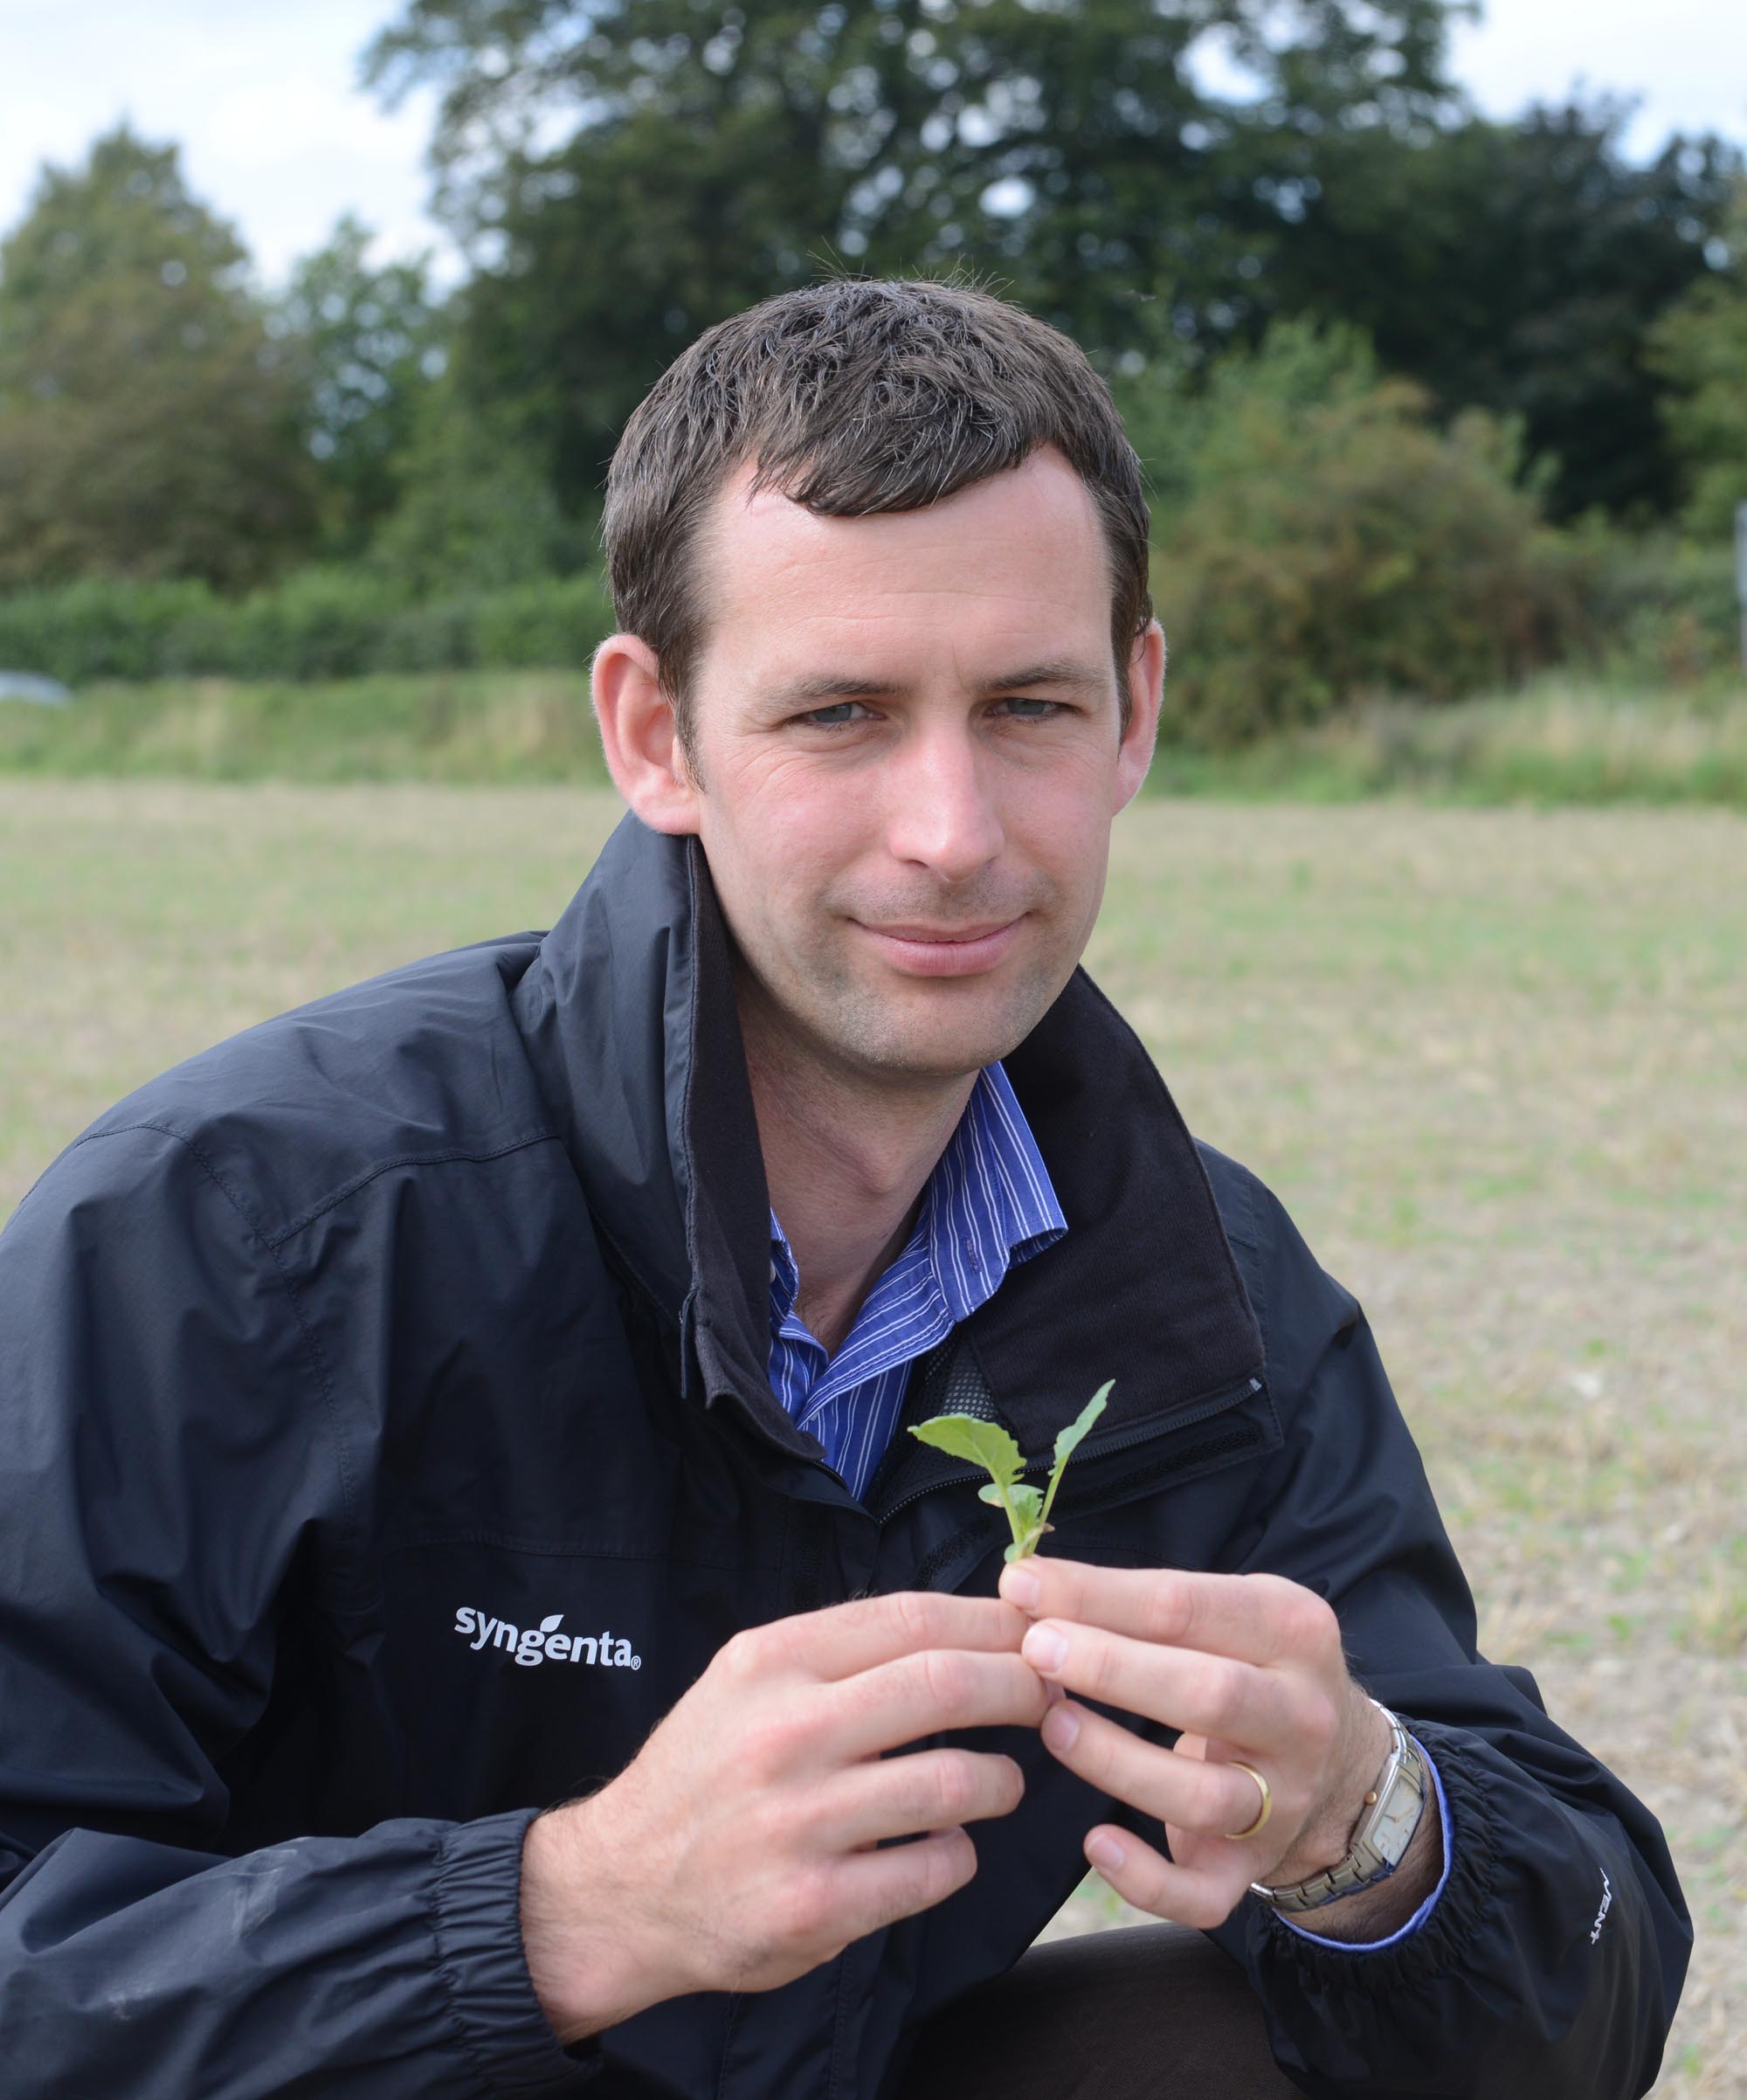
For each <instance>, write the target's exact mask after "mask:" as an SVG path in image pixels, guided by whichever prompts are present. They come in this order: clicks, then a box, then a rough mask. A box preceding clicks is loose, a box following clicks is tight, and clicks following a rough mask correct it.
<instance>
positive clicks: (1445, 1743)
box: [1249, 1717, 1498, 1996]
mask: <svg viewBox="0 0 1747 2100" xmlns="http://www.w3.org/2000/svg"><path fill="white" fill-rule="evenodd" d="M1404 1721H1405V1717H1404ZM1412 1734H1413V1737H1414V1739H1415V1740H1416V1741H1417V1742H1418V1743H1419V1745H1420V1747H1421V1749H1423V1750H1424V1751H1425V1752H1426V1758H1427V1759H1428V1760H1430V1759H1431V1758H1433V1757H1434V1756H1435V1758H1436V1761H1437V1762H1436V1779H1437V1787H1438V1798H1439V1806H1440V1811H1441V1813H1442V1816H1443V1831H1444V1871H1443V1876H1442V1879H1441V1880H1440V1882H1439V1885H1438V1887H1437V1889H1435V1890H1434V1891H1433V1896H1434V1897H1435V1901H1433V1900H1432V1899H1430V1898H1428V1899H1427V1906H1426V1909H1425V1910H1424V1912H1423V1916H1422V1917H1420V1921H1419V1924H1418V1925H1417V1927H1416V1929H1414V1930H1412V1931H1407V1930H1405V1929H1404V1930H1403V1931H1400V1932H1398V1933H1397V1934H1395V1935H1392V1936H1391V1938H1389V1939H1387V1940H1384V1941H1371V1942H1366V1941H1349V1940H1329V1939H1323V1938H1315V1937H1313V1936H1312V1935H1311V1934H1309V1933H1308V1932H1305V1931H1297V1930H1295V1929H1294V1928H1293V1927H1292V1926H1290V1925H1288V1924H1287V1923H1286V1922H1285V1920H1284V1919H1283V1918H1281V1917H1280V1916H1279V1914H1278V1913H1277V1912H1275V1911H1274V1910H1270V1909H1269V1908H1268V1906H1267V1904H1266V1903H1261V1902H1260V1901H1258V1902H1255V1903H1252V1905H1251V1909H1252V1910H1253V1913H1254V1915H1253V1918H1252V1921H1251V1924H1250V1931H1249V1946H1250V1952H1251V1954H1252V1956H1253V1958H1254V1959H1255V1961H1256V1963H1257V1965H1258V1968H1259V1970H1260V1972H1261V1973H1262V1974H1263V1975H1266V1973H1267V1971H1269V1970H1270V1969H1278V1968H1279V1967H1280V1966H1281V1965H1282V1964H1287V1965H1290V1966H1292V1967H1293V1968H1295V1970H1296V1971H1297V1972H1298V1973H1299V1975H1300V1976H1301V1977H1302V1979H1305V1980H1306V1981H1307V1982H1314V1983H1315V1984H1317V1985H1321V1986H1327V1987H1328V1988H1329V1989H1331V1990H1334V1991H1337V1992H1355V1991H1356V1992H1361V1993H1379V1994H1383V1995H1391V1996H1392V1995H1394V1994H1395V1993H1398V1992H1400V1991H1401V1990H1402V1989H1404V1988H1412V1987H1413V1986H1416V1985H1420V1984H1426V1983H1430V1982H1431V1981H1433V1979H1435V1978H1436V1977H1439V1976H1440V1975H1443V1974H1445V1973H1446V1972H1448V1971H1450V1970H1453V1969H1458V1968H1460V1967H1461V1965H1462V1963H1463V1958H1464V1955H1465V1952H1466V1950H1467V1946H1468V1945H1469V1943H1470V1942H1471V1941H1472V1939H1473V1938H1474V1933H1475V1931H1477V1930H1478V1928H1479V1926H1480V1924H1481V1918H1482V1917H1483V1916H1484V1915H1485V1913H1486V1910H1487V1909H1488V1905H1489V1903H1490V1902H1491V1899H1492V1892H1493V1886H1494V1883H1495V1879H1496V1875H1497V1864H1498V1862H1497V1849H1496V1840H1495V1831H1494V1828H1493V1822H1492V1817H1491V1814H1490V1813H1489V1811H1488V1807H1487V1804H1486V1800H1485V1797H1484V1794H1483V1793H1482V1792H1481V1785H1480V1781H1479V1779H1478V1777H1477V1775H1476V1774H1475V1773H1474V1771H1473V1769H1472V1767H1471V1765H1470V1763H1469V1759H1468V1757H1467V1752H1466V1751H1465V1749H1464V1746H1463V1744H1462V1739H1461V1735H1460V1731H1459V1730H1446V1729H1444V1728H1442V1727H1440V1726H1438V1725H1436V1724H1431V1723H1426V1722H1420V1721H1415V1722H1414V1723H1413V1724H1412ZM1356 1955H1357V1956H1359V1957H1362V1958H1360V1959H1357V1960H1356V1959H1355V1958H1354V1957H1355V1956H1356Z"/></svg>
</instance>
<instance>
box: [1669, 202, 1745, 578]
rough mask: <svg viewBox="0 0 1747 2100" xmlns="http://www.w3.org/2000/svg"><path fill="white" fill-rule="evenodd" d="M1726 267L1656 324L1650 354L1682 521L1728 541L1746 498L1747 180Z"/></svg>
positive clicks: (1727, 241) (1728, 239)
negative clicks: (1665, 387) (1682, 502)
mask: <svg viewBox="0 0 1747 2100" xmlns="http://www.w3.org/2000/svg"><path fill="white" fill-rule="evenodd" d="M1723 246H1724V248H1725V252H1726V254H1727V266H1726V268H1724V269H1723V270H1721V271H1719V272H1718V273H1717V274H1716V276H1714V277H1712V278H1709V279H1708V280H1705V281H1703V282H1702V283H1699V284H1695V286H1694V287H1692V289H1691V290H1690V291H1689V292H1688V294H1686V296H1685V297H1684V298H1683V299H1681V300H1679V301H1678V302H1677V303H1676V304H1675V305H1674V306H1673V307H1670V308H1669V309H1668V312H1667V313H1666V314H1663V315H1662V317H1661V320H1660V321H1658V322H1657V324H1656V326H1655V328H1654V330H1653V331H1652V334H1651V338H1650V347H1651V357H1652V361H1653V363H1654V365H1655V367H1656V369H1657V370H1659V371H1660V372H1661V375H1662V376H1663V377H1664V378H1665V379H1666V380H1667V381H1668V383H1669V387H1670V392H1669V394H1668V398H1667V399H1666V400H1665V402H1664V403H1663V407H1662V414H1663V418H1664V420H1665V421H1666V423H1667V425H1668V435H1669V438H1670V439H1671V441H1672V442H1673V445H1674V450H1675V452H1676V453H1677V455H1678V456H1679V459H1680V462H1681V470H1682V473H1683V476H1684V479H1685V484H1686V495H1687V502H1686V508H1685V512H1684V522H1685V524H1686V526H1687V528H1688V530H1689V531H1691V532H1693V533H1695V534H1697V535H1700V536H1702V537H1704V538H1709V539H1713V540H1724V541H1726V540H1728V539H1730V537H1732V535H1733V534H1734V530H1735V509H1736V506H1737V504H1740V503H1747V181H1744V182H1743V183H1740V184H1739V185H1738V186H1737V191H1736V196H1735V204H1734V211H1733V212H1732V214H1731V217H1730V222H1729V225H1728V226H1727V227H1726V229H1725V231H1724V238H1723Z"/></svg>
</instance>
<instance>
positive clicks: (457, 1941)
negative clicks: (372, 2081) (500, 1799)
mask: <svg viewBox="0 0 1747 2100" xmlns="http://www.w3.org/2000/svg"><path fill="white" fill-rule="evenodd" d="M540 1813H542V1812H541V1811H540V1810H539V1809H537V1808H517V1809H513V1810H512V1811H510V1812H509V1813H508V1814H505V1815H491V1816H481V1817H480V1819H479V1820H477V1821H476V1822H471V1823H457V1824H456V1825H455V1826H454V1827H453V1829H452V1831H451V1832H450V1833H449V1834H448V1836H447V1837H445V1839H444V1841H443V1842H442V1844H441V1846H440V1847H439V1848H438V1854H437V1870H436V1875H435V1896H434V1901H433V1905H432V1910H433V1916H432V1925H433V1928H434V1930H435V1933H436V1938H437V1959H438V1973H439V1974H440V1976H441V1977H442V1979H443V1986H444V1988H445V1992H446V1993H447V1994H448V2000H449V2005H450V2007H451V2010H452V2014H453V2016H454V2021H455V2026H456V2030H457V2033H458V2035H459V2041H460V2045H461V2047H462V2048H463V2049H464V2050H465V2052H466V2055H467V2057H468V2059H469V2060H470V2062H472V2064H473V2069H474V2071H475V2073H476V2074H477V2076H478V2077H479V2080H480V2084H481V2085H482V2086H483V2088H484V2089H485V2090H487V2092H490V2093H493V2094H497V2093H514V2094H523V2093H525V2094H530V2095H543V2094H555V2095H556V2094H568V2093H576V2092H581V2091H582V2090H583V2088H584V2087H585V2086H586V2085H588V2084H590V2083H591V2082H592V2081H593V2079H594V2078H595V2077H596V2076H597V2075H598V2074H599V2071H600V2068H601V2058H600V2056H599V2055H598V2053H596V2054H595V2055H593V2056H592V2057H591V2058H590V2057H588V2056H584V2055H571V2054H570V2053H569V2052H568V2051H567V2050H566V2049H565V2048H564V2047H563V2043H562V2042H560V2041H559V2040H558V2037H557V2035H556V2034H555V2033H554V2032H553V2029H552V2023H551V2022H550V2021H549V2020H548V2019H547V2017H546V2015H545V2013H544V2012H543V2011H542V2009H541V2005H540V2000H539V1999H538V1998H536V1997H535V1993H534V1981H533V1979H532V1978H531V1977H530V1976H529V1975H528V1956H527V1951H526V1949H525V1948H524V1947H523V1945H522V1939H521V1847H522V1841H523V1840H524V1839H525V1838H526V1836H527V1834H528V1825H529V1824H530V1823H531V1822H533V1821H534V1820H535V1817H536V1816H537V1815H539V1814H540ZM578 2046H579V2047H580V2045H578Z"/></svg>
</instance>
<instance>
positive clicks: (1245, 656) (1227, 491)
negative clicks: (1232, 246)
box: [1129, 322, 1581, 747]
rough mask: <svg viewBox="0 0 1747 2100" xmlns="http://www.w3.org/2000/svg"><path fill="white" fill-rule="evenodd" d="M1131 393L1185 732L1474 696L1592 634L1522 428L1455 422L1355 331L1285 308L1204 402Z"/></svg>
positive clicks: (1177, 386)
mask: <svg viewBox="0 0 1747 2100" xmlns="http://www.w3.org/2000/svg"><path fill="white" fill-rule="evenodd" d="M1129 394H1130V397H1131V398H1130V401H1129V419H1130V427H1131V428H1132V429H1133V431H1134V432H1135V436H1136V446H1137V449H1139V450H1140V452H1141V453H1142V457H1143V459H1148V460H1149V463H1150V465H1151V466H1152V467H1153V471H1154V477H1155V481H1156V483H1157V487H1158V501H1157V503H1156V504H1155V508H1154V550H1155V551H1154V563H1153V596H1154V599H1155V602H1156V604H1157V608H1158V612H1159V617H1160V618H1161V620H1162V621H1163V623H1164V629H1165V633H1166V637H1167V639H1168V641H1169V642H1170V674H1169V676H1168V678H1167V680H1166V686H1165V715H1164V724H1163V728H1162V730H1161V736H1162V739H1163V741H1164V743H1167V744H1169V743H1188V744H1198V745H1203V746H1208V747H1231V746H1233V745H1236V744H1239V743H1244V742H1246V741H1247V740H1249V739H1251V738H1253V737H1255V736H1260V735H1263V734H1266V733H1267V732H1269V731H1272V730H1275V729H1282V728H1287V727H1289V726H1292V725H1295V724H1304V723H1309V722H1316V721H1318V720H1320V719H1322V717H1324V716H1326V715H1329V714H1331V713H1333V712H1334V711H1336V709H1337V708H1341V707H1343V706H1345V705H1347V704H1349V703H1350V702H1351V701H1355V700H1357V699H1362V698H1364V696H1366V695H1367V694H1408V695H1412V696H1413V697H1415V698H1418V699H1421V700H1427V701H1450V700H1454V699H1456V698H1458V697H1459V696H1460V695H1461V694H1465V693H1472V692H1476V691H1480V690H1482V689H1486V688H1488V687H1498V686H1500V685H1504V684H1509V683H1510V682H1512V681H1514V680H1516V679H1517V678H1519V677H1520V676H1521V675H1522V674H1523V673H1524V672H1526V671H1527V670H1529V669H1530V668H1532V667H1535V666H1536V665H1538V664H1543V663H1547V662H1551V661H1553V660H1557V658H1558V657H1559V656H1560V655H1561V654H1562V653H1564V651H1565V650H1566V649H1567V648H1568V647H1569V646H1571V645H1572V643H1573V642H1574V640H1575V639H1576V637H1577V635H1578V631H1579V623H1580V611H1581V600H1580V594H1579V592H1578V587H1577V583H1576V580H1575V577H1574V576H1573V573H1572V563H1571V557H1570V556H1569V555H1568V554H1567V553H1566V551H1565V550H1564V548H1563V547H1562V546H1561V544H1560V543H1559V542H1557V539H1556V538H1555V537H1554V536H1553V535H1551V534H1550V532H1549V531H1548V530H1547V529H1546V528H1544V527H1543V524H1542V523H1541V521H1540V517H1539V515H1538V511H1537V508H1536V501H1535V498H1534V495H1533V494H1532V493H1531V492H1530V491H1529V490H1528V489H1526V488H1524V487H1522V486H1521V485H1520V483H1519V478H1518V477H1519V473H1520V467H1521V461H1520V458H1519V455H1518V451H1517V446H1516V439H1515V435H1514V433H1513V432H1511V431H1510V430H1509V428H1508V427H1507V426H1504V425H1500V424H1498V423H1496V422H1495V421H1494V420H1493V419H1491V418H1488V417H1486V416H1483V415H1481V414H1478V413H1473V414H1469V415H1466V416H1463V417H1460V418H1458V419H1457V421H1456V422H1455V424H1454V426H1453V427H1452V428H1451V429H1450V430H1449V431H1448V432H1440V431H1438V430H1437V429H1436V428H1435V427H1434V426H1433V424H1432V423H1431V421H1430V419H1429V416H1428V413H1427V404H1426V400H1425V397H1424V396H1423V395H1422V394H1421V393H1420V392H1419V390H1417V389H1416V388H1414V387H1412V385H1410V384H1408V383H1406V382H1405V381H1401V380H1394V379H1387V378H1380V377H1379V376H1378V374H1377V370H1376V367H1375V363H1374V362H1373V360H1372V358H1371V354H1370V352H1369V350H1368V349H1366V347H1365V346H1364V342H1363V341H1362V339H1360V338H1358V337H1356V336H1355V335H1352V334H1351V333H1350V332H1348V331H1342V330H1330V331H1327V332H1324V333H1318V332H1317V331H1316V330H1315V329H1313V328H1310V327H1309V326H1308V325H1307V324H1304V323H1302V322H1282V323H1280V324H1278V325H1277V326H1276V327H1275V328H1274V330H1272V331H1271V332H1270V334H1269V336H1268V338H1267V342H1266V343H1265V344H1264V346H1263V347H1262V349H1260V350H1259V351H1258V352H1256V353H1255V354H1253V355H1249V354H1245V353H1234V354H1233V355H1232V356H1228V357H1226V359H1225V360H1223V361H1222V362H1221V363H1220V364H1219V367H1218V368H1217V369H1216V370H1214V372H1213V373H1212V376H1211V377H1210V379H1209V380H1208V382H1207V383H1206V385H1205V389H1204V390H1202V391H1201V392H1200V393H1198V394H1196V393H1193V392H1191V390H1189V389H1188V388H1187V387H1186V385H1185V384H1184V383H1183V382H1182V381H1181V380H1180V379H1176V378H1173V377H1172V376H1170V375H1169V374H1168V373H1167V374H1164V375H1162V376H1154V377H1153V379H1152V380H1151V381H1150V383H1149V382H1145V381H1143V382H1136V383H1135V385H1134V386H1133V387H1132V388H1131V389H1130V390H1129Z"/></svg>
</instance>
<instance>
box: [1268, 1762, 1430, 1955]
mask: <svg viewBox="0 0 1747 2100" xmlns="http://www.w3.org/2000/svg"><path fill="white" fill-rule="evenodd" d="M1443 1870H1444V1836H1443V1825H1442V1819H1441V1817H1440V1814H1439V1813H1438V1807H1437V1804H1436V1802H1435V1801H1434V1800H1433V1799H1432V1796H1431V1791H1430V1789H1428V1790H1427V1793H1426V1803H1425V1806H1423V1807H1422V1808H1421V1810H1420V1812H1419V1824H1418V1826H1417V1827H1416V1828H1415V1830H1414V1833H1413V1835H1412V1839H1411V1840H1410V1841H1409V1842H1408V1847H1407V1849H1406V1851H1405V1853H1403V1854H1402V1855H1401V1859H1400V1862H1399V1863H1398V1866H1397V1867H1396V1869H1395V1871H1394V1873H1393V1874H1391V1875H1385V1876H1384V1879H1383V1880H1382V1881H1379V1882H1372V1883H1371V1886H1370V1887H1369V1888H1366V1889H1355V1890H1354V1891H1353V1893H1352V1894H1351V1895H1350V1896H1336V1899H1335V1900H1334V1902H1333V1903H1321V1904H1318V1906H1317V1907H1316V1909H1315V1910H1305V1911H1302V1912H1295V1913H1293V1914H1291V1916H1290V1917H1288V1913H1287V1912H1285V1911H1283V1910H1282V1911H1280V1912H1277V1913H1276V1915H1277V1916H1278V1917H1281V1919H1282V1920H1284V1921H1285V1922H1287V1923H1289V1924H1292V1925H1293V1926H1294V1927H1295V1928H1296V1929H1297V1930H1298V1931H1301V1932H1304V1933H1308V1934H1309V1936H1310V1937H1311V1938H1317V1939H1340V1940H1348V1941H1352V1942H1360V1941H1368V1940H1378V1939H1387V1938H1389V1936H1390V1935H1391V1933H1392V1932H1398V1931H1400V1929H1401V1928H1402V1926H1403V1925H1405V1924H1407V1922H1408V1921H1409V1919H1410V1918H1412V1916H1413V1915H1414V1913H1415V1912H1416V1911H1417V1910H1419V1906H1420V1905H1421V1904H1422V1903H1424V1902H1425V1901H1426V1897H1427V1896H1430V1895H1431V1893H1432V1892H1433V1889H1435V1888H1436V1887H1437V1886H1438V1882H1439V1878H1440V1875H1442V1873H1443Z"/></svg>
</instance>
